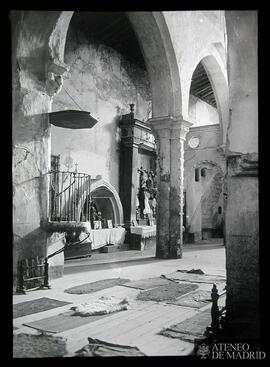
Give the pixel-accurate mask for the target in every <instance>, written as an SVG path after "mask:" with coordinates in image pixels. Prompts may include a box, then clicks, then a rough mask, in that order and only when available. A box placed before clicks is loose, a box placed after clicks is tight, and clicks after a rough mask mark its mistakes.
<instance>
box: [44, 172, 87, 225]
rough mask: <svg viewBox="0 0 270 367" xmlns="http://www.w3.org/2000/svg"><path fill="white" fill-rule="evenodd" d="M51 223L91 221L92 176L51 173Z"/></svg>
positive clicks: (77, 173)
mask: <svg viewBox="0 0 270 367" xmlns="http://www.w3.org/2000/svg"><path fill="white" fill-rule="evenodd" d="M49 174H50V195H49V197H50V201H49V219H50V221H59V222H60V221H64V222H71V221H75V222H79V221H82V222H86V221H90V201H91V193H90V182H91V176H90V175H88V174H86V173H79V172H63V171H51V172H50V173H49Z"/></svg>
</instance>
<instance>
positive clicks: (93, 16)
mask: <svg viewBox="0 0 270 367" xmlns="http://www.w3.org/2000/svg"><path fill="white" fill-rule="evenodd" d="M71 24H72V26H74V27H75V28H77V29H79V30H80V31H81V32H82V33H83V34H84V35H85V36H86V37H87V38H88V39H89V40H92V41H98V42H100V43H102V44H104V45H106V46H109V47H112V48H113V49H115V50H116V51H118V52H119V53H121V54H123V55H125V57H126V58H127V59H128V60H129V61H130V62H132V63H134V64H137V65H138V66H140V67H141V68H143V69H146V67H145V62H144V58H143V55H142V52H141V48H140V45H139V43H138V40H137V37H136V35H135V32H134V30H133V28H132V26H131V24H130V22H129V19H128V17H127V16H126V14H125V13H124V12H109V11H108V12H85V11H84V12H75V13H74V15H73V17H72V20H71ZM190 94H192V95H194V96H196V97H198V98H200V99H202V100H203V101H205V102H207V103H209V104H210V105H212V106H213V107H216V100H215V96H214V92H213V90H212V87H211V83H210V81H209V79H208V76H207V74H206V71H205V69H204V67H203V65H202V64H201V63H199V64H198V66H197V68H196V70H195V71H194V73H193V76H192V83H191V88H190Z"/></svg>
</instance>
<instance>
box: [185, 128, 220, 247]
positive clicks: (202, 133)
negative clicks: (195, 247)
mask: <svg viewBox="0 0 270 367" xmlns="http://www.w3.org/2000/svg"><path fill="white" fill-rule="evenodd" d="M193 137H198V138H199V140H200V143H199V146H198V147H197V148H195V149H192V148H190V147H189V145H188V142H189V140H190V139H191V138H193ZM219 137H220V125H207V126H198V127H191V128H190V131H189V132H188V134H187V137H186V142H185V176H184V187H185V190H186V215H187V230H188V231H189V233H194V238H195V241H197V240H201V239H202V229H203V222H202V219H203V218H202V209H203V208H202V205H204V204H206V203H208V204H209V206H211V212H212V213H211V218H209V220H210V221H211V226H210V228H215V227H216V226H217V225H218V223H219V222H220V221H221V220H222V218H220V216H219V215H218V214H217V212H218V206H221V207H222V212H223V192H222V191H221V192H219V197H218V198H217V197H216V198H215V200H214V201H213V198H212V197H211V192H210V191H209V190H210V189H211V186H213V185H214V183H213V180H214V178H215V176H216V175H217V174H218V173H219V172H223V174H224V173H225V167H226V163H225V162H226V161H225V156H224V154H223V153H222V152H221V151H219V150H218V149H217V147H218V146H219V141H220V140H219ZM197 167H206V168H208V170H207V180H204V179H203V178H202V177H200V181H199V182H196V181H195V168H197ZM206 181H207V182H206ZM218 191H219V190H218ZM203 200H205V202H204V203H203ZM215 221H216V222H215Z"/></svg>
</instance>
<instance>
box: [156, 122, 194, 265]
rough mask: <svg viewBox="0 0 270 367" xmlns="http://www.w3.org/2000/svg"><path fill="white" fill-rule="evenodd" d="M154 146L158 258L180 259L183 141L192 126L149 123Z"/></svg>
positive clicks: (186, 123)
mask: <svg viewBox="0 0 270 367" xmlns="http://www.w3.org/2000/svg"><path fill="white" fill-rule="evenodd" d="M150 122H151V127H152V132H153V134H154V135H155V139H156V144H157V181H158V195H157V244H156V256H157V257H158V258H162V259H167V258H182V245H183V209H184V142H185V138H186V134H187V133H188V131H189V128H190V126H191V123H190V122H187V121H184V120H183V119H182V118H181V117H172V116H167V117H158V118H152V119H151V120H150Z"/></svg>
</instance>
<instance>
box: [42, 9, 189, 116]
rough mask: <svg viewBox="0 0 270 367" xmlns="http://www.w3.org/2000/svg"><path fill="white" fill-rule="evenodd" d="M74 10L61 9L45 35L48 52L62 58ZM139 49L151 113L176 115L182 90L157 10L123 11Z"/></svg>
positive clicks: (160, 15)
mask: <svg viewBox="0 0 270 367" xmlns="http://www.w3.org/2000/svg"><path fill="white" fill-rule="evenodd" d="M73 13H74V12H71V11H63V12H61V13H60V14H59V17H58V19H57V21H56V23H55V27H54V29H53V31H52V33H51V36H50V39H49V53H50V54H51V55H53V56H54V57H55V58H56V59H57V60H59V61H60V62H62V63H63V62H64V46H65V41H66V36H67V30H68V25H69V23H70V20H71V18H72V15H73ZM126 14H127V17H128V18H129V20H130V22H131V24H132V26H133V29H134V31H135V34H136V35H137V37H138V42H139V44H140V46H141V49H142V54H143V56H144V59H145V63H146V68H147V71H148V74H149V78H150V84H151V90H152V112H153V117H160V116H171V115H172V116H179V115H181V111H182V105H181V101H182V94H181V85H180V76H179V69H178V65H177V60H176V56H175V52H174V48H173V45H172V42H171V38H170V34H169V30H168V27H167V24H166V21H165V19H164V16H163V14H162V13H161V12H127V13H126Z"/></svg>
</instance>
